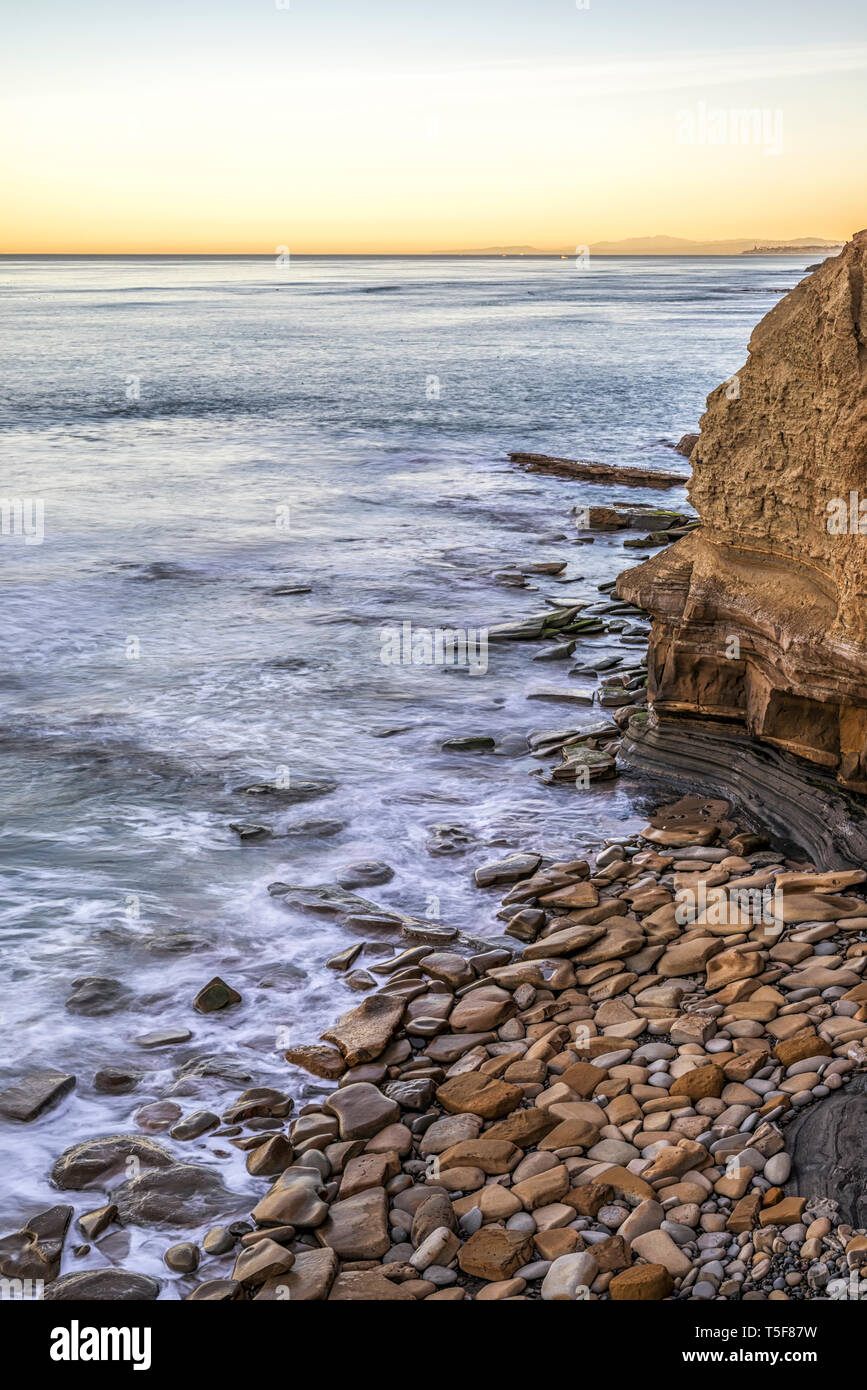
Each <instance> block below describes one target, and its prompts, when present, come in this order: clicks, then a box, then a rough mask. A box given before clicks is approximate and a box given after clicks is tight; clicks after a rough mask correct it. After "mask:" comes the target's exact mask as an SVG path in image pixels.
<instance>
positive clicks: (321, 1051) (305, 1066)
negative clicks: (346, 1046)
mask: <svg viewBox="0 0 867 1390" xmlns="http://www.w3.org/2000/svg"><path fill="white" fill-rule="evenodd" d="M283 1055H284V1057H285V1058H286V1061H287V1062H290V1063H291V1065H292V1066H293V1067H301V1068H302V1070H303V1071H309V1072H310V1074H311V1076H320V1077H322V1079H323V1080H324V1081H337V1080H338V1078H339V1077H341V1076H342V1075H343V1073H344V1072H345V1071H346V1063H345V1062H344V1060H343V1055H342V1053H340V1052H339V1051H338V1049H337V1048H336V1047H319V1046H317V1045H316V1044H315V1043H301V1044H300V1045H299V1046H298V1047H290V1048H289V1049H288V1051H286V1052H284V1054H283Z"/></svg>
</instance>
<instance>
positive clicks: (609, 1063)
mask: <svg viewBox="0 0 867 1390" xmlns="http://www.w3.org/2000/svg"><path fill="white" fill-rule="evenodd" d="M631 1056H632V1053H631V1052H630V1051H629V1050H628V1049H623V1050H622V1051H620V1052H603V1053H602V1056H601V1057H594V1058H593V1065H594V1067H602V1068H603V1070H605V1071H610V1070H611V1068H612V1067H620V1066H622V1065H623V1063H624V1062H628V1061H629V1059H630V1057H631Z"/></svg>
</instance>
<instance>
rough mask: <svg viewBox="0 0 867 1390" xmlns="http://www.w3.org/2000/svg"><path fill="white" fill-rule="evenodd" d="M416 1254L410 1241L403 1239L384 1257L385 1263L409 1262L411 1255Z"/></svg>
mask: <svg viewBox="0 0 867 1390" xmlns="http://www.w3.org/2000/svg"><path fill="white" fill-rule="evenodd" d="M414 1254H415V1250H414V1249H413V1247H412V1245H411V1244H410V1242H409V1241H408V1240H407V1241H401V1242H399V1244H397V1245H392V1247H391V1249H390V1250H388V1251H387V1252H386V1255H385V1257H384V1263H385V1264H402V1265H403V1264H409V1261H410V1259H411V1257H412V1256H413V1255H414Z"/></svg>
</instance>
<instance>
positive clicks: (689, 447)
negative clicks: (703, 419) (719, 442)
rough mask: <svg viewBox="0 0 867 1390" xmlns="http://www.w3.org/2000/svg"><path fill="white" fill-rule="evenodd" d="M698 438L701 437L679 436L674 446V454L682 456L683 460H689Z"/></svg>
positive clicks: (693, 435)
mask: <svg viewBox="0 0 867 1390" xmlns="http://www.w3.org/2000/svg"><path fill="white" fill-rule="evenodd" d="M700 438H701V436H700V435H698V434H684V435H681V438H680V440H679V441H678V443H677V444H675V446H674V448H675V453H678V454H683V455H684V457H685V458H689V457H690V456H691V454H692V451H693V449H694V448H695V446H696V444H697V443H698V441H699V439H700Z"/></svg>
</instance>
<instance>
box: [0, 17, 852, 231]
mask: <svg viewBox="0 0 867 1390" xmlns="http://www.w3.org/2000/svg"><path fill="white" fill-rule="evenodd" d="M74 9H75V6H73V11H74ZM291 13H294V11H293V12H291ZM291 13H287V14H277V15H276V16H270V13H269V22H270V19H272V18H276V20H277V22H279V23H283V22H286V21H290V20H291ZM584 18H586V16H584ZM307 22H308V24H310V23H312V21H311V20H309V17H308V21H307ZM256 45H257V46H256V49H255V51H256V54H257V60H256V62H255V65H251V63H250V62H249V61H247V58H248V56H249V55H246V54H245V56H244V60H243V61H242V60H241V59H240V58H239V60H238V61H237V62H236V61H234V60H233V56H232V53H231V51H230V50H229V48H227V47H226V46H221V47H219V46H218V48H217V49H216V51H213V50H211V51H209V52H208V53H204V52H203V54H202V60H201V62H199V63H192V64H191V63H190V62H189V57H188V55H187V57H186V58H185V56H184V53H183V52H169V53H168V54H167V55H166V57H165V59H164V60H163V61H162V62H161V63H159V64H155V63H154V62H153V61H152V60H148V59H147V58H146V56H144V55H143V54H141V53H140V50H139V48H138V47H136V46H135V45H132V46H131V47H129V48H123V47H121V48H119V49H117V50H116V51H115V53H114V57H113V60H112V61H105V55H100V54H99V53H98V52H97V53H96V54H90V56H89V57H87V56H85V57H82V59H81V62H77V63H74V64H73V63H69V64H66V63H63V62H60V61H59V60H58V59H57V58H56V57H55V58H54V59H51V58H49V59H46V60H45V62H44V64H43V65H42V67H41V69H38V70H37V71H36V72H34V70H33V66H32V63H30V62H28V61H27V60H26V59H27V54H26V49H25V52H24V54H23V56H22V58H21V60H20V62H19V64H18V66H17V67H13V68H12V70H11V72H10V73H9V74H8V77H7V79H6V80H5V82H4V86H3V90H2V96H0V129H3V130H4V132H5V134H6V138H5V139H4V140H3V142H2V153H0V178H2V187H3V190H4V200H3V201H4V212H3V217H2V221H0V252H4V253H7V254H8V253H22V254H26V253H62V252H69V253H100V252H102V253H124V252H127V253H172V252H175V253H195V252H199V253H207V252H211V253H229V252H260V253H262V254H273V253H274V251H275V250H276V248H277V247H279V246H288V247H289V248H290V249H291V251H292V252H293V253H296V254H298V253H356V254H359V253H385V252H404V253H426V252H427V253H430V252H436V251H456V250H466V249H480V248H484V247H490V246H506V245H529V246H534V247H537V248H539V249H542V250H557V249H565V248H574V247H576V246H580V245H592V244H593V243H595V242H599V241H608V240H616V239H620V238H624V237H632V236H650V235H654V234H658V233H664V234H666V235H671V236H679V237H688V238H690V239H694V240H718V239H725V238H733V237H757V238H769V239H780V240H783V239H789V238H795V237H803V236H820V237H826V238H831V239H839V240H846V239H848V238H849V237H850V236H851V235H852V234H853V233H854V232H855V231H856V230H858V229H859V228H860V227H861V226H864V225H867V207H865V199H864V195H863V188H864V180H863V170H864V169H865V167H867V120H865V119H864V115H865V112H864V106H865V83H864V72H865V70H867V43H865V44H863V45H860V46H859V45H852V44H848V45H845V46H842V45H836V46H833V45H818V46H804V45H798V46H792V47H782V48H775V49H770V48H745V49H739V48H725V47H720V48H719V49H715V48H712V47H707V48H703V49H695V50H690V51H689V52H677V53H671V52H668V51H666V50H660V51H654V52H652V53H651V52H647V53H643V52H639V53H638V54H637V55H636V53H635V52H632V53H624V54H620V53H618V52H615V51H611V50H610V48H606V47H605V45H604V44H601V45H597V48H596V49H594V50H593V51H591V52H587V53H583V52H579V53H578V54H577V56H574V55H572V54H569V55H567V56H566V57H564V58H563V60H562V61H555V60H554V59H553V58H552V57H551V56H550V55H548V54H545V55H535V56H534V55H531V56H530V57H529V58H527V59H522V60H520V61H518V60H515V59H512V60H510V61H502V60H498V61H491V62H472V61H468V60H466V59H464V58H463V57H462V55H461V48H460V44H456V45H453V48H452V55H451V58H450V59H449V58H444V57H443V56H442V55H440V56H439V57H438V58H436V60H433V59H431V60H425V61H422V60H421V59H420V58H417V59H416V60H414V61H413V62H409V61H407V60H406V58H405V57H404V56H402V55H394V56H392V57H390V56H389V54H388V53H387V52H385V53H383V52H382V51H381V49H378V50H373V49H368V50H365V51H364V52H362V53H360V54H359V56H358V59H357V61H355V62H351V61H348V60H347V57H346V55H345V54H344V55H342V56H341V57H340V59H339V60H337V59H335V60H334V61H333V62H328V61H325V62H323V61H322V53H321V52H320V50H318V49H315V48H314V49H313V50H312V52H314V53H317V52H319V60H318V63H316V64H314V62H313V61H312V60H311V56H310V55H311V50H310V48H309V47H308V48H307V49H305V50H304V51H303V52H300V51H296V50H295V49H291V48H285V47H283V48H281V47H280V46H279V45H277V44H272V45H269V44H263V43H262V41H261V38H260V37H258V36H257V38H256ZM859 171H860V173H859Z"/></svg>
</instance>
